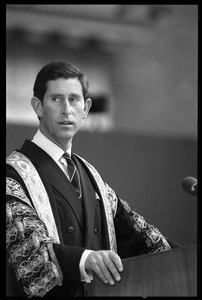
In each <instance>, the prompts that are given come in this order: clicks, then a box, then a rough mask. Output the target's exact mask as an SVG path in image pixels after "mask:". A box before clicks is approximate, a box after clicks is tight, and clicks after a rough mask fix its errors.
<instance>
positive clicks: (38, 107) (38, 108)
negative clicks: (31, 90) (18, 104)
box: [31, 97, 43, 117]
mask: <svg viewBox="0 0 202 300" xmlns="http://www.w3.org/2000/svg"><path fill="white" fill-rule="evenodd" d="M31 105H32V107H33V109H34V111H35V113H36V114H37V116H38V117H42V115H43V113H42V103H41V100H40V99H39V98H37V97H32V99H31Z"/></svg>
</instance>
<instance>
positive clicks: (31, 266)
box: [6, 151, 63, 298]
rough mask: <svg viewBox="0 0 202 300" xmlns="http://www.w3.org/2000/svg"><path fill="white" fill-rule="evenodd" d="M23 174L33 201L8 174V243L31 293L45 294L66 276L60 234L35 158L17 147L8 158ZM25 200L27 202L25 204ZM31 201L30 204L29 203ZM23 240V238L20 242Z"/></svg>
mask: <svg viewBox="0 0 202 300" xmlns="http://www.w3.org/2000/svg"><path fill="white" fill-rule="evenodd" d="M6 162H7V164H10V165H11V166H13V167H14V168H15V170H16V171H17V172H18V173H19V175H20V176H21V177H22V179H23V181H24V183H25V185H26V187H27V189H28V192H29V194H30V196H31V199H32V203H31V201H30V200H29V199H28V197H27V196H26V193H25V191H24V190H23V188H22V187H21V185H20V184H19V183H18V182H17V181H15V180H14V179H13V178H9V177H7V178H6V194H7V195H9V196H10V199H11V200H9V201H8V202H7V204H6V221H7V225H6V247H7V250H8V252H9V254H10V257H9V261H10V262H11V264H12V266H13V267H14V269H15V272H16V276H17V280H18V281H21V283H22V284H23V289H24V291H25V293H26V294H27V296H28V297H29V298H31V297H32V296H39V297H43V296H44V295H45V294H46V293H47V292H48V291H49V290H51V289H52V288H53V287H54V286H56V285H61V284H62V280H63V276H62V272H61V269H60V267H59V264H58V261H57V258H56V256H55V253H54V250H53V247H52V243H53V242H57V243H59V237H58V233H57V228H56V224H55V220H54V217H53V213H52V209H51V207H50V203H49V199H48V195H47V193H46V190H45V188H44V186H43V183H42V181H41V179H40V176H39V175H38V172H37V171H36V169H35V167H34V166H33V164H32V163H31V161H30V160H29V159H28V158H27V157H26V156H24V155H23V154H21V153H19V152H17V151H14V152H13V153H12V154H11V155H10V156H9V157H8V158H7V160H6ZM23 203H25V204H26V205H24V204H23ZM27 204H28V205H27ZM19 240H20V242H19Z"/></svg>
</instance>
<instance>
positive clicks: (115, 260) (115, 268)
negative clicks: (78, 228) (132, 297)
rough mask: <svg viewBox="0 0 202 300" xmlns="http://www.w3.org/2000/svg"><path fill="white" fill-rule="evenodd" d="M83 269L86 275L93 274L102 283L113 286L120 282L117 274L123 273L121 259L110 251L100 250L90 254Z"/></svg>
mask: <svg viewBox="0 0 202 300" xmlns="http://www.w3.org/2000/svg"><path fill="white" fill-rule="evenodd" d="M85 269H86V272H87V273H88V274H91V275H92V273H93V272H95V273H96V275H97V276H98V277H99V278H100V279H101V280H102V281H103V282H104V283H109V284H110V285H114V284H115V281H120V280H121V276H120V274H119V272H122V271H123V264H122V261H121V258H120V257H119V256H118V254H116V253H115V252H113V251H112V250H100V251H93V252H91V253H90V254H89V255H88V257H87V259H86V262H85Z"/></svg>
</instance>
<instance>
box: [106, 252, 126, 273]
mask: <svg viewBox="0 0 202 300" xmlns="http://www.w3.org/2000/svg"><path fill="white" fill-rule="evenodd" d="M109 256H110V258H111V260H112V261H113V262H114V264H115V266H116V268H117V269H118V271H119V272H122V271H123V264H122V261H121V258H120V256H118V254H116V253H115V252H113V251H110V252H109Z"/></svg>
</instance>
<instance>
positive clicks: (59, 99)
mask: <svg viewBox="0 0 202 300" xmlns="http://www.w3.org/2000/svg"><path fill="white" fill-rule="evenodd" d="M52 99H53V101H55V102H61V101H62V99H61V98H58V97H53V98H52Z"/></svg>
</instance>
